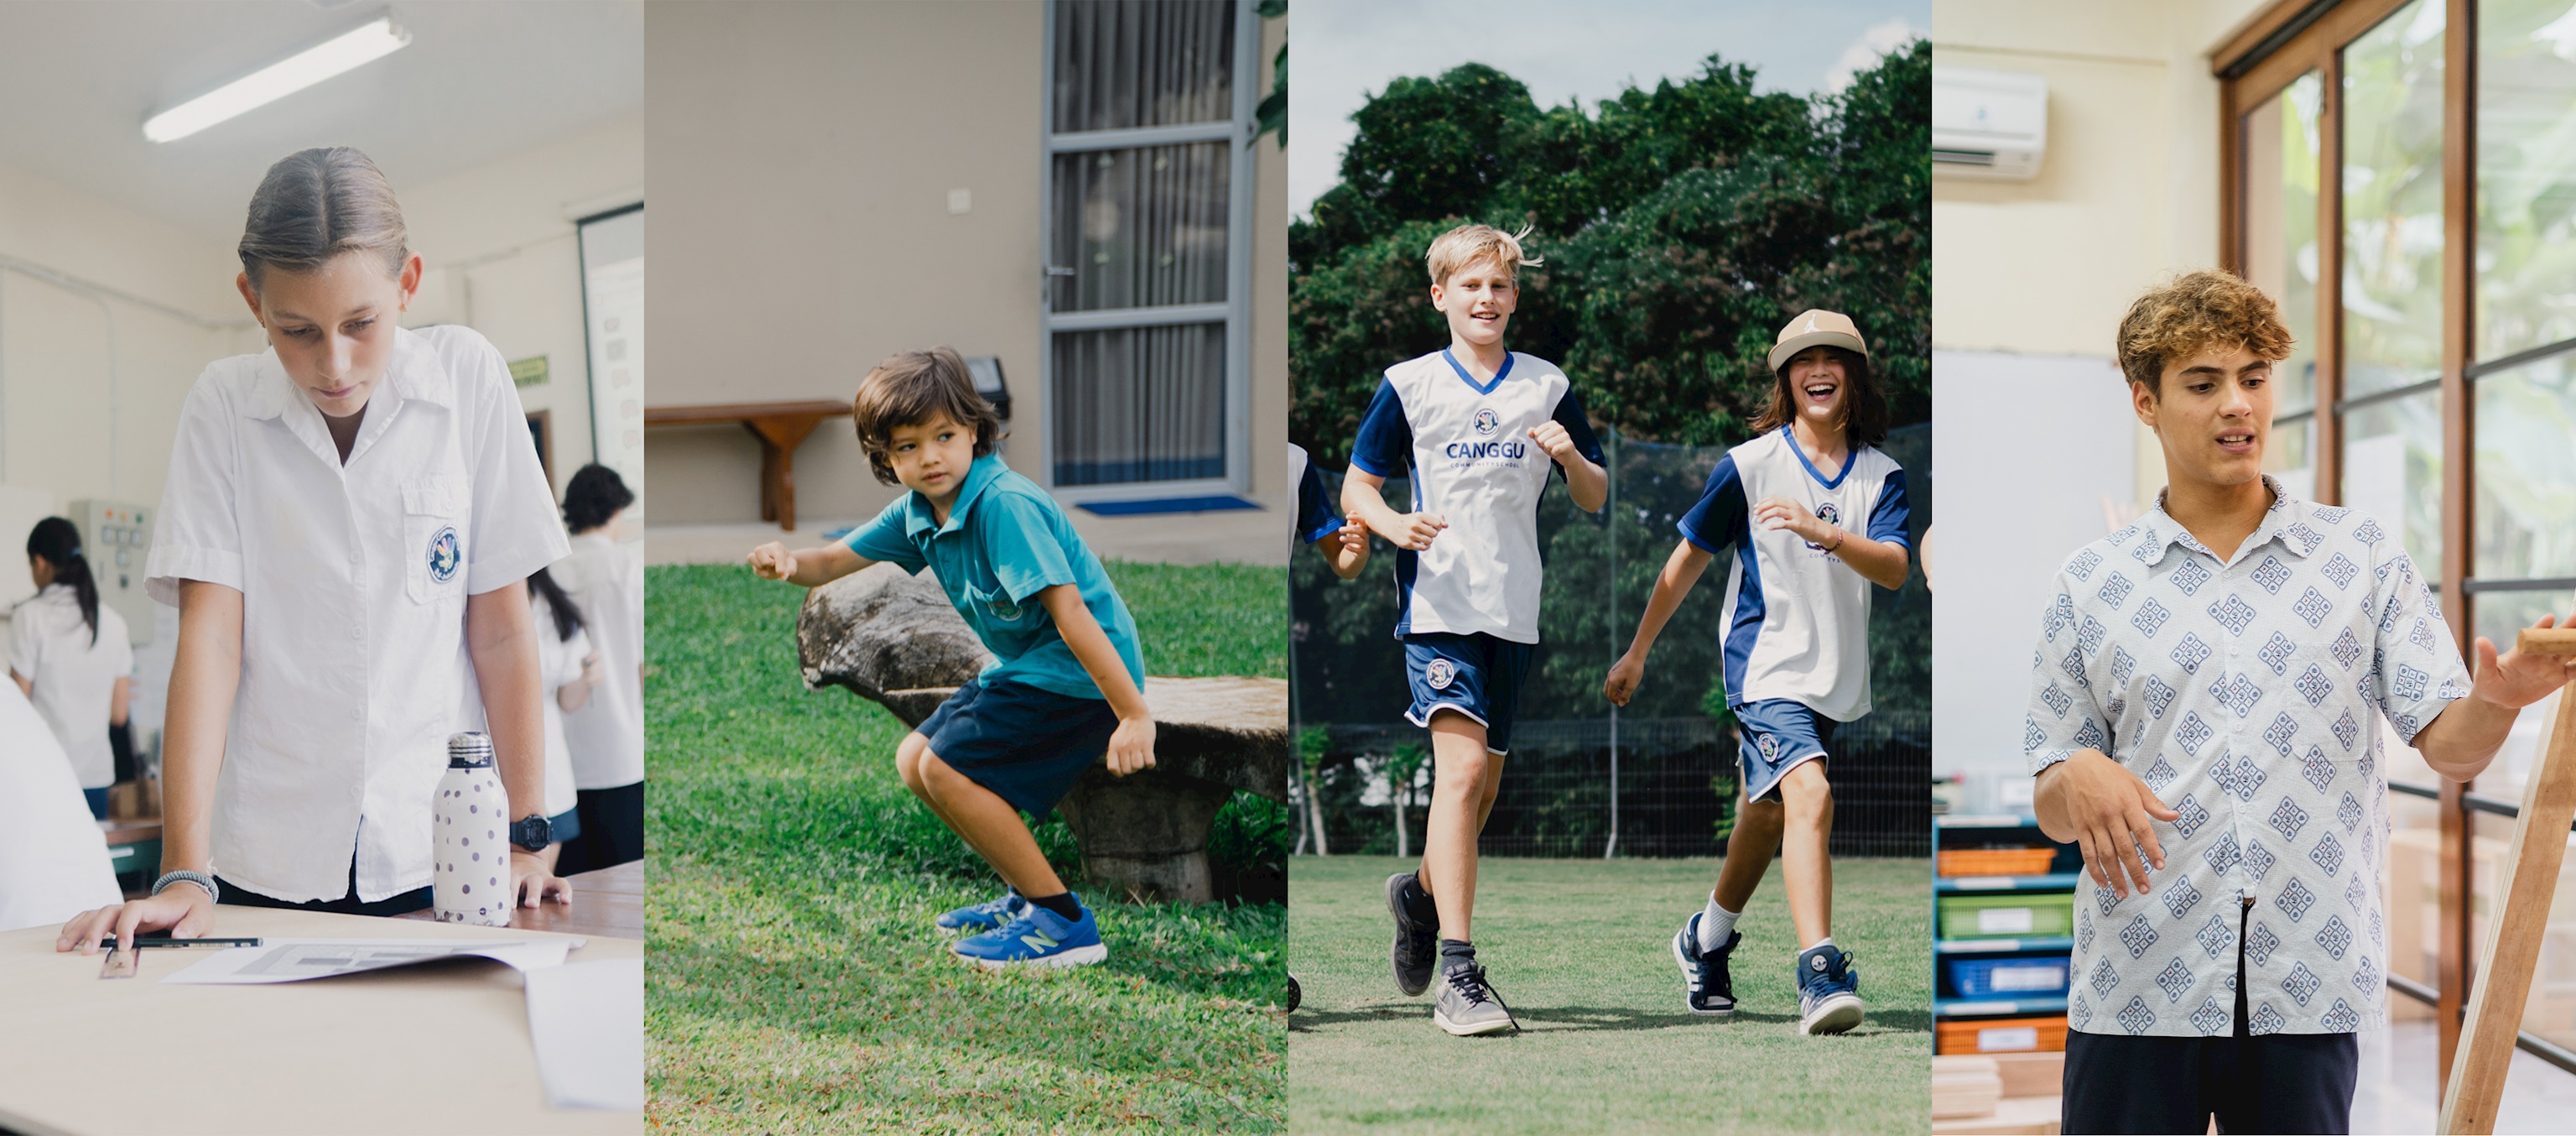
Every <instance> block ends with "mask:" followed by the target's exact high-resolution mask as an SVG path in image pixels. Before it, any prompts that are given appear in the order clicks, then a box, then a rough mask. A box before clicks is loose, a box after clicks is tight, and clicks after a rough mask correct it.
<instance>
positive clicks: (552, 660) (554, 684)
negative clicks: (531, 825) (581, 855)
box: [528, 568, 599, 874]
mask: <svg viewBox="0 0 2576 1136" xmlns="http://www.w3.org/2000/svg"><path fill="white" fill-rule="evenodd" d="M528 602H530V603H531V604H534V605H535V606H536V613H535V617H534V618H535V620H536V624H537V671H538V673H539V674H540V675H541V676H542V677H540V678H539V680H538V682H539V684H540V685H541V686H542V687H543V688H544V690H545V712H546V822H547V824H548V825H550V826H551V827H552V828H553V830H554V831H553V832H551V833H549V834H548V835H550V836H552V837H554V841H555V842H554V843H553V844H552V845H550V846H548V847H547V848H546V850H545V853H544V855H543V859H544V860H545V862H546V867H547V868H548V869H549V870H551V869H554V868H555V867H557V865H558V857H560V856H561V855H562V853H563V850H564V845H565V844H566V843H567V842H569V841H572V840H574V839H577V838H579V837H580V836H581V815H580V813H578V812H577V811H575V810H574V807H573V806H574V805H575V804H576V803H577V802H578V798H577V797H576V796H575V789H574V786H575V784H576V783H577V782H576V780H575V776H574V773H573V767H572V746H570V745H569V744H566V742H565V740H564V715H565V714H567V713H570V712H571V711H575V710H579V709H581V708H582V707H584V706H587V705H589V704H590V692H591V690H592V688H594V687H596V686H598V685H599V652H598V651H595V650H593V649H591V645H590V633H589V629H588V628H587V627H586V626H585V623H586V621H585V620H584V619H583V618H582V614H581V608H580V606H579V605H577V604H575V603H573V600H572V597H570V596H567V595H565V594H564V590H563V586H562V585H560V584H557V583H555V581H554V577H553V576H552V575H550V574H549V573H548V572H547V571H546V570H545V569H543V568H539V569H537V570H536V572H535V573H533V574H531V575H530V576H529V577H528ZM567 874H569V873H567Z"/></svg>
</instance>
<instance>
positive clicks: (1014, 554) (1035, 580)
mask: <svg viewBox="0 0 2576 1136" xmlns="http://www.w3.org/2000/svg"><path fill="white" fill-rule="evenodd" d="M842 543H843V544H845V545H848V546H849V548H850V551H852V552H856V553H858V554H859V555H861V556H864V557H866V558H868V559H870V560H883V561H885V562H887V563H890V564H899V565H902V566H903V570H904V571H906V572H911V573H914V574H916V575H918V574H919V573H920V572H921V570H922V569H923V568H925V567H926V568H929V569H930V570H931V571H933V572H935V573H937V574H938V576H939V586H940V588H941V589H942V590H944V591H946V592H947V593H948V602H949V604H950V605H952V606H954V607H955V608H956V609H957V614H959V615H962V616H964V617H966V626H968V627H971V628H974V629H975V637H976V638H978V639H981V640H983V641H984V646H985V648H986V649H988V650H990V651H992V652H993V655H994V657H995V658H996V659H997V660H999V661H998V662H996V663H995V664H994V665H992V666H990V667H987V668H985V670H984V673H983V675H982V676H981V677H980V678H979V679H978V681H980V682H982V683H983V684H984V685H986V686H991V685H992V684H993V681H994V680H995V679H1009V680H1011V681H1013V682H1019V683H1026V684H1027V685H1030V686H1034V687H1036V688H1038V689H1040V690H1044V691H1049V692H1052V693H1055V694H1061V695H1064V696H1066V697H1068V698H1105V697H1107V696H1106V695H1104V694H1102V693H1101V692H1100V687H1099V686H1098V684H1095V683H1093V682H1092V681H1091V674H1090V672H1088V671H1085V670H1083V669H1082V662H1081V660H1079V659H1076V658H1074V657H1073V648H1071V647H1068V646H1066V645H1065V642H1064V635H1063V634H1062V633H1061V632H1059V631H1057V630H1056V627H1055V620H1054V619H1052V618H1049V617H1048V615H1047V612H1046V608H1045V607H1044V606H1042V605H1040V604H1039V603H1038V602H1037V600H1036V598H1035V597H1036V596H1037V594H1038V592H1039V590H1041V589H1044V588H1050V587H1054V586H1055V585H1057V584H1071V585H1073V586H1074V587H1075V589H1076V590H1078V591H1079V592H1081V594H1082V604H1083V606H1084V607H1087V608H1090V609H1091V618H1093V619H1096V620H1098V621H1100V629H1101V630H1103V631H1106V632H1108V633H1109V641H1110V643H1112V644H1114V645H1115V646H1116V647H1117V648H1118V658H1119V659H1120V661H1122V662H1125V663H1126V664H1127V674H1128V677H1130V678H1133V679H1134V680H1135V681H1136V688H1137V689H1138V690H1143V689H1144V688H1145V660H1144V657H1143V656H1142V655H1140V654H1138V652H1137V647H1136V618H1135V617H1134V616H1132V615H1129V614H1127V604H1126V601H1124V600H1121V599H1119V598H1118V592H1117V590H1116V589H1114V588H1112V587H1110V586H1109V573H1107V572H1105V571H1103V570H1102V569H1101V567H1100V558H1099V557H1097V556H1093V555H1092V554H1091V548H1090V546H1088V545H1086V544H1084V543H1082V536H1081V534H1079V533H1076V532H1074V531H1073V522H1072V521H1071V520H1070V519H1068V518H1067V517H1066V516H1065V515H1064V510H1063V509H1062V508H1059V507H1058V506H1057V505H1056V503H1055V498H1053V497H1049V496H1047V493H1046V490H1043V489H1040V488H1038V485H1037V483H1036V482H1034V481H1031V480H1029V479H1028V478H1025V477H1022V476H1020V475H1019V474H1016V473H1013V472H1011V468H1010V467H1009V466H1006V465H1003V464H1002V456H1001V455H1000V454H987V455H985V456H983V457H980V458H977V459H975V464H974V465H973V466H971V467H969V468H968V469H967V471H966V484H965V486H964V487H963V488H961V489H959V490H958V492H957V504H956V505H955V506H954V507H953V508H951V509H950V510H949V511H948V523H947V524H944V525H943V524H940V523H939V522H938V521H936V520H934V519H933V518H932V517H931V515H930V500H929V499H928V498H926V497H924V496H922V495H921V494H920V493H919V492H909V493H905V494H904V495H903V496H902V497H899V498H897V499H896V500H895V502H894V503H893V504H891V505H888V506H886V508H885V511H884V512H882V513H879V514H877V516H876V519H875V520H872V521H869V522H868V523H866V524H864V525H860V526H859V527H858V530H857V531H855V532H852V533H851V534H850V535H849V536H848V537H847V538H845V539H843V541H842Z"/></svg>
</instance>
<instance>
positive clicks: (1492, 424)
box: [1476, 406, 1503, 438]
mask: <svg viewBox="0 0 2576 1136" xmlns="http://www.w3.org/2000/svg"><path fill="white" fill-rule="evenodd" d="M1502 428H1503V420H1502V419H1501V418H1500V417H1498V416H1496V415H1495V414H1494V408H1493V407H1490V406H1480V407H1477V408H1476V432H1477V433H1479V434H1482V435H1484V436H1485V437H1488V438H1491V437H1493V436H1494V431H1496V430H1500V429H1502Z"/></svg>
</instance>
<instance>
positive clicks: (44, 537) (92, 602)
mask: <svg viewBox="0 0 2576 1136" xmlns="http://www.w3.org/2000/svg"><path fill="white" fill-rule="evenodd" d="M27 555H29V556H41V557H44V558H45V563H47V564H50V565H52V566H53V569H54V582H55V583H57V584H69V585H71V588H72V595H73V596H74V597H75V598H77V599H78V600H79V601H80V613H81V621H82V622H84V623H87V624H89V641H90V645H91V646H97V645H98V581H97V580H95V579H92V578H91V576H90V574H89V560H88V558H86V557H84V556H82V555H81V538H80V530H79V529H77V528H74V527H73V526H72V523H71V522H70V521H67V520H64V519H63V518H61V517H47V518H45V519H44V520H41V521H38V522H36V527H35V529H34V530H33V531H30V532H29V533H28V534H27Z"/></svg>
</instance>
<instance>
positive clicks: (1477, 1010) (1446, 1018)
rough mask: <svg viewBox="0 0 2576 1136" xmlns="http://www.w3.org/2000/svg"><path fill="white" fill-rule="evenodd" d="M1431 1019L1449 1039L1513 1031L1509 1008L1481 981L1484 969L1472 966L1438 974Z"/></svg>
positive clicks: (1515, 1028)
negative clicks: (1437, 995) (1438, 988)
mask: <svg viewBox="0 0 2576 1136" xmlns="http://www.w3.org/2000/svg"><path fill="white" fill-rule="evenodd" d="M1431 1020H1432V1021H1435V1022H1438V1023H1440V1028H1441V1029H1444V1030H1447V1031H1449V1034H1450V1036H1452V1037H1474V1036H1476V1035H1477V1034H1485V1033H1501V1032H1503V1031H1504V1030H1514V1031H1517V1030H1519V1029H1520V1028H1521V1025H1520V1023H1519V1022H1516V1021H1513V1020H1512V1011H1511V1007H1509V1006H1505V1005H1503V999H1502V996H1501V995H1499V994H1496V993H1494V988H1493V987H1492V986H1489V985H1487V984H1486V982H1485V968H1484V967H1481V966H1478V965H1476V964H1474V963H1467V964H1466V965H1463V966H1453V967H1450V968H1449V969H1448V970H1446V971H1443V972H1442V973H1441V975H1440V995H1439V997H1438V998H1437V999H1435V1000H1434V1001H1433V1002H1432V1003H1431Z"/></svg>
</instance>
